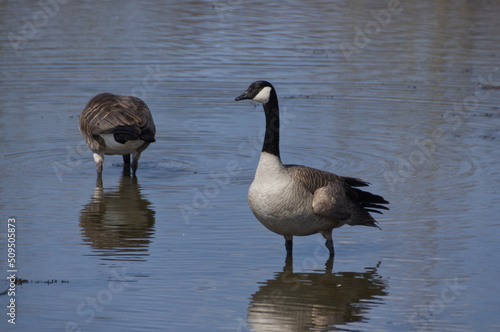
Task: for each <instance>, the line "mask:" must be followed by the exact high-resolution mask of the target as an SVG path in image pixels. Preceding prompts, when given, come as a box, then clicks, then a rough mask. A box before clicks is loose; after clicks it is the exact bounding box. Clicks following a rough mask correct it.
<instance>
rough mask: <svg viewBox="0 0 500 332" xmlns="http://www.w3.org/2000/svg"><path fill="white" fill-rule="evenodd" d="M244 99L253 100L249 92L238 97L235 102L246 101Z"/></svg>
mask: <svg viewBox="0 0 500 332" xmlns="http://www.w3.org/2000/svg"><path fill="white" fill-rule="evenodd" d="M244 99H251V98H250V97H249V96H248V91H245V92H243V93H242V94H241V95H239V96H238V97H236V98H235V99H234V101H239V100H244Z"/></svg>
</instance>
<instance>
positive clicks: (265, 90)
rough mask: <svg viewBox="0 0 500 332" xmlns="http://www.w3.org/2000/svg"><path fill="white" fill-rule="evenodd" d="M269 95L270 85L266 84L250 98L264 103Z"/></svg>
mask: <svg viewBox="0 0 500 332" xmlns="http://www.w3.org/2000/svg"><path fill="white" fill-rule="evenodd" d="M270 95H271V87H270V86H266V87H264V88H263V89H262V90H260V92H259V93H258V94H257V95H256V96H255V97H253V99H252V100H254V101H258V102H259V103H262V104H266V103H267V102H268V101H269V97H270Z"/></svg>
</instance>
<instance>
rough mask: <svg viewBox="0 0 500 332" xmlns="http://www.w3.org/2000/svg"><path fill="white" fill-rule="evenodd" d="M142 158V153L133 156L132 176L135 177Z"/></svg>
mask: <svg viewBox="0 0 500 332" xmlns="http://www.w3.org/2000/svg"><path fill="white" fill-rule="evenodd" d="M140 157H141V153H140V152H135V153H133V154H132V158H133V160H132V174H133V175H135V172H136V171H137V163H138V162H139V158H140Z"/></svg>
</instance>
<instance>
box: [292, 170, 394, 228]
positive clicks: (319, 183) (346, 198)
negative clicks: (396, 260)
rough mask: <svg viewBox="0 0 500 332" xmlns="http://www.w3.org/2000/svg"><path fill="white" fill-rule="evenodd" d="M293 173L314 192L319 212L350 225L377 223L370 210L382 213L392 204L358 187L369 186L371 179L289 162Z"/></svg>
mask: <svg viewBox="0 0 500 332" xmlns="http://www.w3.org/2000/svg"><path fill="white" fill-rule="evenodd" d="M288 171H289V172H290V173H291V175H292V177H293V178H294V179H295V180H297V181H299V182H300V183H301V184H302V186H303V187H304V188H305V189H306V190H308V191H309V192H311V193H312V194H313V199H312V205H313V206H312V207H313V211H314V213H316V214H317V215H320V216H323V217H326V218H331V219H334V220H340V221H344V222H345V223H347V224H349V225H366V226H374V227H377V225H376V221H375V219H373V217H372V216H371V215H370V212H375V213H382V212H381V211H379V210H388V208H387V207H386V206H384V205H383V204H388V203H389V202H387V201H386V200H385V199H384V198H383V197H382V196H379V195H374V194H372V193H369V192H367V191H363V190H360V189H358V188H355V187H366V186H368V185H369V184H368V182H365V181H363V180H361V179H358V178H352V177H342V176H338V175H336V174H333V173H330V172H326V171H322V170H318V169H315V168H310V167H305V166H296V165H291V166H288Z"/></svg>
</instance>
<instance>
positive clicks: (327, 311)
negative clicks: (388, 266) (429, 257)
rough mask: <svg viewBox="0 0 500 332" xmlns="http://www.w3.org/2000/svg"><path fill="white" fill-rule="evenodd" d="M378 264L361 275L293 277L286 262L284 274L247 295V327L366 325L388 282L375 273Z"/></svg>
mask: <svg viewBox="0 0 500 332" xmlns="http://www.w3.org/2000/svg"><path fill="white" fill-rule="evenodd" d="M379 265H380V263H379V264H378V265H377V266H376V267H374V268H366V272H336V273H332V267H333V261H332V260H329V261H328V262H327V264H326V269H325V271H324V272H319V273H311V272H308V273H294V272H293V263H292V259H290V258H288V259H287V261H286V264H285V267H284V268H283V272H278V273H276V274H275V277H274V278H273V279H270V280H267V281H265V282H263V283H262V286H261V287H260V288H259V290H258V291H257V292H256V293H255V294H253V295H252V297H251V301H250V305H249V308H248V323H249V326H251V327H252V330H254V331H309V330H314V331H323V330H336V329H341V327H340V326H342V325H345V324H348V323H353V322H365V321H367V318H366V316H367V315H368V313H369V311H370V308H371V307H373V306H374V305H380V304H382V303H383V299H382V297H384V296H387V295H388V292H387V291H386V289H387V287H388V285H387V283H388V282H387V280H385V279H384V278H383V277H381V276H380V275H378V274H377V269H378V267H379Z"/></svg>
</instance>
